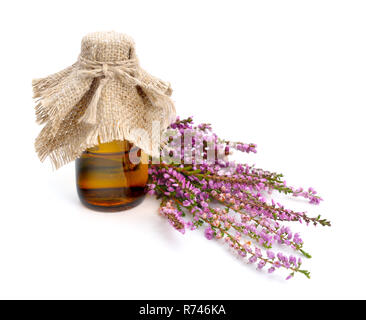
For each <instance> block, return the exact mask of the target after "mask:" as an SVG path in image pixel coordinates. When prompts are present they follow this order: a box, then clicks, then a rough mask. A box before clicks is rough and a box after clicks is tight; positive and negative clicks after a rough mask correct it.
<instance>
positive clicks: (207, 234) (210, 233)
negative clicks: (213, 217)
mask: <svg viewBox="0 0 366 320" xmlns="http://www.w3.org/2000/svg"><path fill="white" fill-rule="evenodd" d="M205 237H206V238H207V239H208V240H211V239H213V237H214V231H213V230H212V229H211V227H207V228H206V229H205Z"/></svg>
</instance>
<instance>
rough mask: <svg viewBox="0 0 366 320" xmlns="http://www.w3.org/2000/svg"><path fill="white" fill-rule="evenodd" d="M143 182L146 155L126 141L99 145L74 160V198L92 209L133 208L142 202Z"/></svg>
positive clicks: (118, 209)
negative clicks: (75, 195)
mask: <svg viewBox="0 0 366 320" xmlns="http://www.w3.org/2000/svg"><path fill="white" fill-rule="evenodd" d="M147 179H148V164H147V155H146V154H145V153H144V152H142V151H141V150H140V149H139V148H137V147H135V146H133V145H132V144H131V143H129V142H128V141H112V142H109V143H100V144H99V145H97V146H95V147H93V148H90V149H87V150H86V151H85V152H84V153H83V154H82V155H81V156H80V157H79V158H78V159H77V160H76V185H77V191H78V195H79V198H80V200H81V202H82V203H83V204H84V205H86V206H87V207H89V208H92V209H96V210H100V211H122V210H127V209H130V208H133V207H135V206H136V205H138V204H139V203H141V202H142V200H143V197H144V194H145V186H146V183H147Z"/></svg>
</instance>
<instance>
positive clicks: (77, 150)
mask: <svg viewBox="0 0 366 320" xmlns="http://www.w3.org/2000/svg"><path fill="white" fill-rule="evenodd" d="M33 90H34V98H35V99H36V103H37V105H36V117H37V122H38V123H39V124H43V123H45V124H46V125H45V126H44V128H43V129H42V131H41V133H40V134H39V136H38V138H37V139H36V143H35V147H36V151H37V153H38V155H39V158H40V159H41V161H43V160H44V159H45V158H46V157H47V156H48V157H50V159H51V161H52V163H53V165H54V167H55V168H59V167H60V166H62V165H64V164H66V163H68V162H70V161H72V160H74V159H76V158H77V157H78V156H80V155H81V153H82V152H83V151H84V150H85V149H87V148H89V147H92V146H95V145H96V144H98V143H100V142H102V143H103V142H110V141H113V140H124V139H126V140H129V141H130V142H132V143H134V144H135V145H136V146H138V147H140V148H141V149H142V150H144V151H145V152H146V153H148V154H149V155H153V156H157V155H158V154H157V151H158V147H157V145H158V144H159V143H160V138H161V134H162V132H163V131H164V129H166V127H167V126H168V125H169V124H170V123H171V122H172V121H173V120H174V118H175V108H174V104H173V102H172V101H171V99H170V95H171V92H172V90H171V88H170V85H169V83H166V82H164V81H161V80H159V79H157V78H155V77H153V76H151V75H150V74H148V73H147V72H146V71H144V70H143V69H142V68H141V67H140V66H139V62H138V60H137V56H136V52H135V45H134V42H133V40H132V39H131V38H130V37H128V36H126V35H124V34H121V33H116V32H97V33H91V34H88V35H86V36H85V37H84V38H83V39H82V43H81V53H80V56H79V59H78V61H77V62H76V63H75V64H73V65H72V66H70V67H68V68H66V69H64V70H62V71H60V72H58V73H55V74H53V75H50V76H48V77H46V78H43V79H36V80H33Z"/></svg>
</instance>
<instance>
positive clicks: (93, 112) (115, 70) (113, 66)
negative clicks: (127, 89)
mask: <svg viewBox="0 0 366 320" xmlns="http://www.w3.org/2000/svg"><path fill="white" fill-rule="evenodd" d="M79 67H80V69H79V70H78V72H77V74H78V76H79V77H81V78H100V82H99V85H98V87H97V89H96V91H95V93H94V95H93V97H92V99H91V101H90V103H89V105H88V107H87V109H86V111H85V113H84V114H83V115H82V116H81V117H80V119H79V122H81V121H83V122H86V123H89V124H96V123H97V111H98V103H99V100H100V96H101V93H102V89H103V88H104V86H105V85H106V84H107V83H108V82H109V81H110V80H111V79H113V78H119V79H120V80H122V81H123V82H124V83H125V84H127V85H130V86H140V87H141V88H142V89H143V90H144V91H145V94H146V95H147V96H148V98H149V99H150V101H151V102H152V103H153V104H154V105H162V104H164V101H165V102H167V100H168V102H169V103H170V100H169V96H168V95H167V93H166V92H164V91H162V90H161V83H160V82H159V80H157V81H156V83H151V84H147V83H144V82H142V81H141V80H140V79H139V78H138V77H137V76H138V72H139V67H138V62H137V60H135V59H129V60H124V61H121V62H118V63H110V62H108V63H107V62H97V61H91V60H87V59H85V58H83V57H81V56H80V57H79ZM159 86H160V87H159Z"/></svg>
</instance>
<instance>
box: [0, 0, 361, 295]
mask: <svg viewBox="0 0 366 320" xmlns="http://www.w3.org/2000/svg"><path fill="white" fill-rule="evenodd" d="M365 17H366V2H365V1H351V0H348V1H336V0H332V1H321V0H316V1H310V0H308V1H294V0H289V1H228V0H226V1H212V0H211V1H187V0H186V1H134V2H132V1H121V0H118V1H106V0H104V1H91V0H88V1H65V0H64V1H60V2H54V1H35V0H33V1H11V2H4V3H2V4H1V12H0V33H1V50H0V58H1V60H0V61H1V62H0V63H1V74H0V88H1V96H0V98H1V99H0V101H1V102H0V103H1V108H0V110H1V111H0V112H1V113H0V114H1V124H0V130H1V131H0V133H1V138H2V139H1V142H2V145H1V149H0V150H1V157H0V161H1V163H0V164H1V166H0V169H1V183H0V188H1V192H0V197H1V198H0V199H1V206H0V298H7V299H10V298H35V299H41V298H46V299H56V298H61V299H64V298H70V299H88V298H90V299H91V298H93V299H107V298H111V299H142V298H146V299H178V298H187V299H188V298H189V299H198V298H200V299H228V298H233V299H257V298H265V299H267V298H275V299H285V298H290V299H291V298H295V299H297V298H306V299H321V298H366V295H365V285H366V281H365V274H366V270H365V264H366V259H365V249H364V246H365V227H366V212H365V202H364V201H363V200H364V197H365V192H366V190H365V181H366V180H365V178H366V176H365V168H364V166H365V163H366V161H365V140H364V139H365V124H364V123H365V107H366V94H365V88H366V41H365V33H366V19H365ZM109 30H115V31H119V32H125V33H127V34H129V35H131V36H132V37H133V38H134V39H135V41H136V44H137V53H138V55H139V58H140V61H141V64H142V66H143V67H144V68H146V69H147V70H149V71H150V72H151V73H152V74H153V75H156V76H158V77H160V78H163V79H165V80H168V81H170V82H171V83H172V85H173V89H174V95H173V97H174V100H175V101H176V107H177V110H178V113H179V114H180V115H181V116H183V117H184V116H189V115H192V114H193V115H195V117H196V120H197V121H204V122H211V123H212V124H213V126H214V128H215V129H216V132H218V133H219V134H220V135H221V136H223V137H225V138H230V139H232V140H234V141H236V140H242V141H245V142H255V143H257V144H258V151H259V153H258V154H257V155H255V156H242V157H241V160H242V161H243V162H248V163H250V164H252V163H256V164H257V166H259V167H263V168H266V169H270V170H273V171H278V172H282V173H284V174H285V176H286V179H287V181H288V182H289V183H290V184H292V185H295V186H300V185H302V186H305V187H308V186H313V187H314V188H316V189H317V190H318V191H319V193H320V194H321V195H322V196H323V198H324V199H325V201H324V202H323V203H322V204H321V206H319V207H314V206H310V205H307V204H305V203H304V202H302V201H290V200H288V201H287V200H285V202H286V203H287V204H288V205H289V206H290V207H291V208H296V209H306V210H308V211H309V213H311V214H313V215H317V214H319V213H321V214H322V215H324V216H325V217H327V218H328V219H330V220H331V221H332V222H333V226H332V227H331V228H322V227H317V228H313V227H309V228H305V227H303V226H301V225H297V224H294V225H293V226H292V227H293V229H294V230H298V231H300V232H301V234H302V236H303V238H304V240H305V247H306V249H307V251H309V252H310V253H312V255H313V259H311V260H307V261H306V262H305V264H304V267H305V268H307V269H309V270H311V272H312V279H311V280H307V279H306V278H305V277H303V276H301V275H299V276H297V277H296V278H295V279H293V280H292V281H285V280H283V278H284V276H285V274H280V273H279V274H275V275H272V276H270V275H267V274H265V273H263V272H258V271H256V270H254V268H253V267H252V266H249V265H246V264H245V263H243V262H242V261H241V260H239V259H237V258H236V257H234V256H233V255H232V254H231V253H230V252H229V251H228V250H227V249H226V248H225V247H224V246H223V245H222V243H220V242H217V241H214V240H213V241H207V240H206V239H205V238H204V237H203V235H202V233H201V232H200V231H195V232H189V233H187V234H186V235H184V236H183V235H181V234H179V233H178V232H176V231H175V230H173V229H172V228H171V227H170V225H169V224H168V223H167V221H165V220H164V219H163V218H162V217H160V216H159V215H158V214H157V209H158V202H157V201H155V200H154V199H152V198H147V199H146V200H145V201H144V203H143V204H142V205H141V206H139V207H138V208H136V209H134V210H130V211H126V212H121V213H113V214H103V213H98V212H94V211H91V210H88V209H86V208H84V207H83V206H82V205H81V204H80V203H79V200H78V198H77V195H76V190H75V181H74V164H73V163H71V164H69V165H67V166H65V167H63V168H61V169H60V170H58V171H56V172H53V171H52V169H51V166H50V163H49V162H48V161H47V162H46V163H45V164H43V165H42V164H41V163H40V162H39V160H38V158H37V156H36V154H35V152H34V147H33V142H34V139H35V137H36V136H37V134H38V132H39V130H40V128H39V127H38V126H37V125H36V124H35V121H34V120H35V116H34V109H33V106H34V103H33V101H32V98H31V97H32V92H31V79H32V78H35V77H43V76H46V75H48V74H50V73H53V72H56V71H59V70H61V69H62V68H64V67H66V66H68V65H71V64H72V63H73V62H74V61H75V60H76V58H77V56H78V53H79V46H80V40H81V38H82V36H83V35H84V34H85V33H88V32H92V31H109ZM280 198H281V199H283V197H280Z"/></svg>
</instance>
